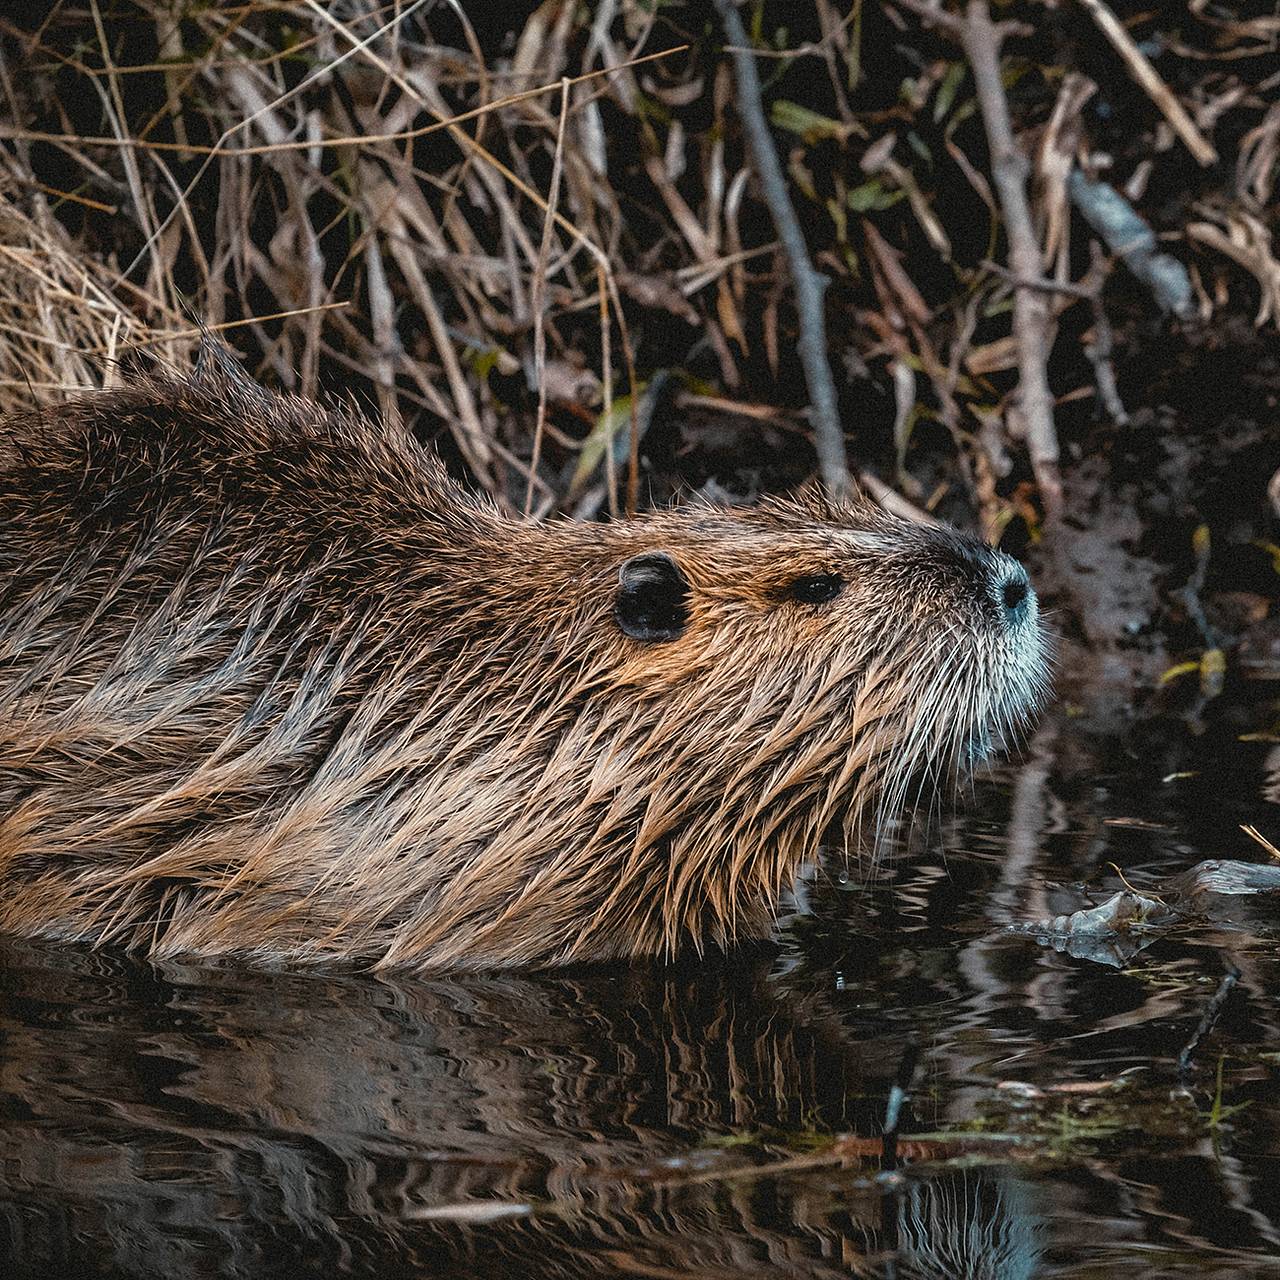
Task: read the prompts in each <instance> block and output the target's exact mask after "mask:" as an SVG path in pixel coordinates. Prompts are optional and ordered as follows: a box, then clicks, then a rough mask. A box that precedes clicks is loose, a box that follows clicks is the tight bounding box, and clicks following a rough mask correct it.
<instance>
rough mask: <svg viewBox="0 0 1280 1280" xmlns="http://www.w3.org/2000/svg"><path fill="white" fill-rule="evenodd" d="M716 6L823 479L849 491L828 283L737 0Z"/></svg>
mask: <svg viewBox="0 0 1280 1280" xmlns="http://www.w3.org/2000/svg"><path fill="white" fill-rule="evenodd" d="M715 5H716V10H717V11H718V12H719V14H720V20H721V22H722V23H723V24H724V31H725V35H726V37H727V38H728V49H732V52H731V54H730V56H731V57H732V58H733V69H734V77H735V79H736V80H737V83H738V111H739V113H740V115H741V116H742V126H743V128H744V130H745V131H746V134H747V141H748V143H749V145H750V147H751V158H752V160H753V162H754V164H755V169H756V174H757V175H758V176H759V178H760V186H761V188H762V190H763V192H764V199H765V203H766V204H767V205H768V206H769V212H770V214H771V215H772V217H773V222H774V225H775V226H776V227H777V228H778V236H779V238H780V239H781V240H782V246H783V249H784V251H785V252H786V255H787V264H788V266H789V268H790V271H791V282H792V286H793V288H794V289H795V295H796V312H797V314H798V316H799V324H800V340H799V353H800V363H801V364H802V365H803V366H804V378H805V383H806V384H807V386H808V388H809V400H810V403H811V405H812V409H813V417H812V422H813V433H814V443H815V445H816V446H817V450H818V463H819V466H820V468H821V470H822V479H823V482H824V483H825V484H826V486H827V488H828V489H830V490H831V491H832V492H833V493H847V492H848V491H849V490H850V488H851V487H852V485H851V482H850V479H849V464H848V461H847V460H846V458H845V450H844V431H843V429H842V428H841V426H840V415H839V412H838V410H837V407H836V387H835V381H834V380H833V379H832V377H831V365H830V364H829V363H828V361H827V328H826V321H825V318H824V316H823V308H822V294H823V290H824V289H825V287H826V280H825V278H824V277H823V276H821V275H820V274H819V273H818V272H817V270H815V268H814V266H813V263H812V262H811V261H810V260H809V250H808V247H807V246H806V245H805V242H804V233H803V232H802V231H801V230H800V221H799V219H798V218H797V217H796V211H795V209H794V207H793V206H792V204H791V197H790V195H789V194H788V192H787V183H786V179H785V177H784V176H783V173H782V165H781V163H780V162H779V160H778V153H777V151H776V150H775V149H774V145H773V138H772V137H771V136H770V134H769V126H768V124H767V123H766V121H765V118H764V108H763V106H762V105H761V98H760V77H759V75H758V74H757V72H756V64H755V57H754V55H753V54H752V53H751V52H749V49H750V44H751V42H750V41H749V40H748V38H747V33H746V30H745V29H744V28H743V25H742V18H741V17H740V16H739V15H738V9H737V5H736V3H735V0H715ZM728 49H727V50H726V51H728Z"/></svg>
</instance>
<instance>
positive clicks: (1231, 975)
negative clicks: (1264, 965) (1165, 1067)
mask: <svg viewBox="0 0 1280 1280" xmlns="http://www.w3.org/2000/svg"><path fill="white" fill-rule="evenodd" d="M1239 981H1240V970H1239V969H1237V968H1236V967H1235V965H1232V966H1231V967H1230V968H1229V969H1228V970H1227V971H1226V973H1225V974H1223V976H1222V981H1221V982H1220V983H1218V989H1217V991H1215V992H1214V993H1213V998H1212V999H1211V1000H1210V1001H1209V1003H1208V1004H1207V1005H1206V1006H1205V1010H1204V1016H1203V1017H1202V1018H1201V1019H1200V1025H1199V1026H1198V1027H1196V1029H1195V1031H1194V1032H1193V1033H1192V1035H1191V1039H1190V1040H1188V1041H1187V1043H1186V1044H1185V1045H1183V1047H1182V1052H1181V1053H1180V1054H1178V1075H1179V1076H1186V1075H1187V1074H1189V1073H1190V1071H1191V1058H1192V1055H1193V1054H1194V1053H1195V1051H1196V1050H1197V1049H1198V1048H1199V1047H1200V1042H1201V1041H1202V1040H1203V1039H1204V1038H1205V1036H1207V1035H1208V1034H1209V1032H1210V1031H1212V1030H1213V1024H1214V1023H1215V1022H1217V1021H1218V1018H1219V1017H1220V1016H1221V1014H1222V1007H1223V1005H1225V1004H1226V1003H1227V997H1228V996H1229V995H1230V994H1231V988H1232V987H1234V986H1235V985H1236V983H1237V982H1239Z"/></svg>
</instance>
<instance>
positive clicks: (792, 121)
mask: <svg viewBox="0 0 1280 1280" xmlns="http://www.w3.org/2000/svg"><path fill="white" fill-rule="evenodd" d="M770 119H771V120H772V121H773V123H774V125H775V126H776V127H777V128H779V129H786V130H787V131H788V132H789V133H798V134H799V135H800V136H801V137H802V138H803V139H804V140H805V141H806V142H819V141H821V140H822V139H823V138H847V137H848V136H849V126H848V125H846V124H841V123H840V121H839V120H833V119H832V118H831V117H830V116H824V115H822V114H821V113H819V112H817V111H811V110H810V109H809V108H808V107H802V106H801V105H800V104H799V103H798V102H790V101H788V100H787V99H786V98H779V99H777V100H776V101H775V102H774V104H773V110H772V112H771V113H770Z"/></svg>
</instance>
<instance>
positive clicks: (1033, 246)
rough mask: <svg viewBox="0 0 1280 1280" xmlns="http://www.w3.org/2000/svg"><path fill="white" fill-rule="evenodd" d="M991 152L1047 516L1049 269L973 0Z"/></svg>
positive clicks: (986, 23)
mask: <svg viewBox="0 0 1280 1280" xmlns="http://www.w3.org/2000/svg"><path fill="white" fill-rule="evenodd" d="M959 40H960V43H961V45H962V46H963V48H964V51H965V56H966V57H967V58H968V59H969V65H970V66H971V67H972V68H973V81H974V85H975V87H976V89H977V92H978V106H979V108H980V109H981V111H982V124H983V127H984V128H985V130H986V134H987V146H988V147H989V149H990V151H991V176H992V178H993V179H994V181H995V187H996V195H997V197H998V199H999V201H1000V210H1001V212H1002V213H1003V214H1004V228H1005V235H1006V236H1007V237H1008V240H1009V267H1010V269H1011V271H1012V274H1013V277H1014V279H1015V280H1016V281H1017V283H1016V284H1015V286H1014V295H1013V336H1014V340H1015V341H1016V343H1017V347H1018V377H1019V391H1018V394H1019V398H1020V400H1021V406H1022V414H1023V418H1024V419H1025V422H1026V435H1027V452H1028V453H1029V454H1030V455H1031V465H1032V467H1033V468H1034V469H1035V473H1036V483H1037V484H1038V485H1039V487H1040V496H1041V497H1042V498H1043V500H1044V508H1045V516H1046V517H1047V518H1049V519H1053V518H1054V517H1056V516H1057V515H1059V514H1060V512H1061V509H1062V481H1061V478H1060V477H1059V474H1058V433H1057V429H1056V428H1055V427H1054V423H1053V395H1052V393H1051V392H1050V390H1049V377H1048V373H1047V370H1046V363H1047V360H1048V355H1049V330H1050V314H1049V300H1048V298H1047V297H1046V296H1045V294H1044V293H1043V291H1042V290H1040V289H1039V288H1037V287H1036V284H1035V283H1032V282H1038V281H1039V280H1040V278H1041V276H1042V274H1043V271H1042V263H1041V253H1040V242H1039V240H1038V239H1037V237H1036V233H1035V228H1034V227H1033V226H1032V222H1031V208H1030V206H1029V204H1028V203H1027V174H1028V164H1027V158H1026V156H1025V155H1024V154H1023V153H1022V150H1021V148H1019V146H1018V143H1017V141H1016V139H1015V138H1014V136H1013V123H1012V121H1011V120H1010V118H1009V103H1008V101H1007V100H1006V98H1005V96H1004V86H1003V84H1002V82H1001V79H1000V31H999V29H998V28H997V26H996V24H995V23H993V22H992V21H991V12H990V10H989V9H988V8H987V0H969V3H968V5H967V7H966V11H965V18H964V22H963V25H962V27H961V28H960V32H959Z"/></svg>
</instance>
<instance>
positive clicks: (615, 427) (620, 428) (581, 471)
mask: <svg viewBox="0 0 1280 1280" xmlns="http://www.w3.org/2000/svg"><path fill="white" fill-rule="evenodd" d="M648 385H649V384H648V383H647V382H638V383H636V394H637V395H638V396H640V397H641V398H642V399H643V397H644V389H645V387H646V386H648ZM630 426H631V397H630V396H629V395H625V396H618V397H617V398H616V399H615V400H614V402H613V407H612V409H611V410H610V412H609V413H608V414H607V415H606V414H604V413H600V414H599V415H598V416H597V417H596V424H595V426H594V427H592V428H591V434H590V435H589V436H588V437H587V438H586V439H585V440H584V441H583V442H582V452H581V453H580V454H579V455H578V465H577V466H576V467H575V468H574V471H573V480H572V481H571V482H570V485H569V490H570V492H571V493H580V492H581V491H582V490H583V489H585V488H586V486H587V483H588V482H589V481H590V479H591V477H592V476H593V475H594V474H595V470H596V468H597V467H598V466H599V465H600V462H601V460H602V459H603V458H604V451H605V448H606V447H607V446H608V445H610V444H613V443H615V440H616V438H618V435H619V432H625V431H626V430H627V429H628V428H629V427H630ZM621 438H622V439H624V440H625V439H626V437H625V435H624V436H622V437H621ZM614 457H615V459H616V458H617V454H616V453H615V454H614Z"/></svg>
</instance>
